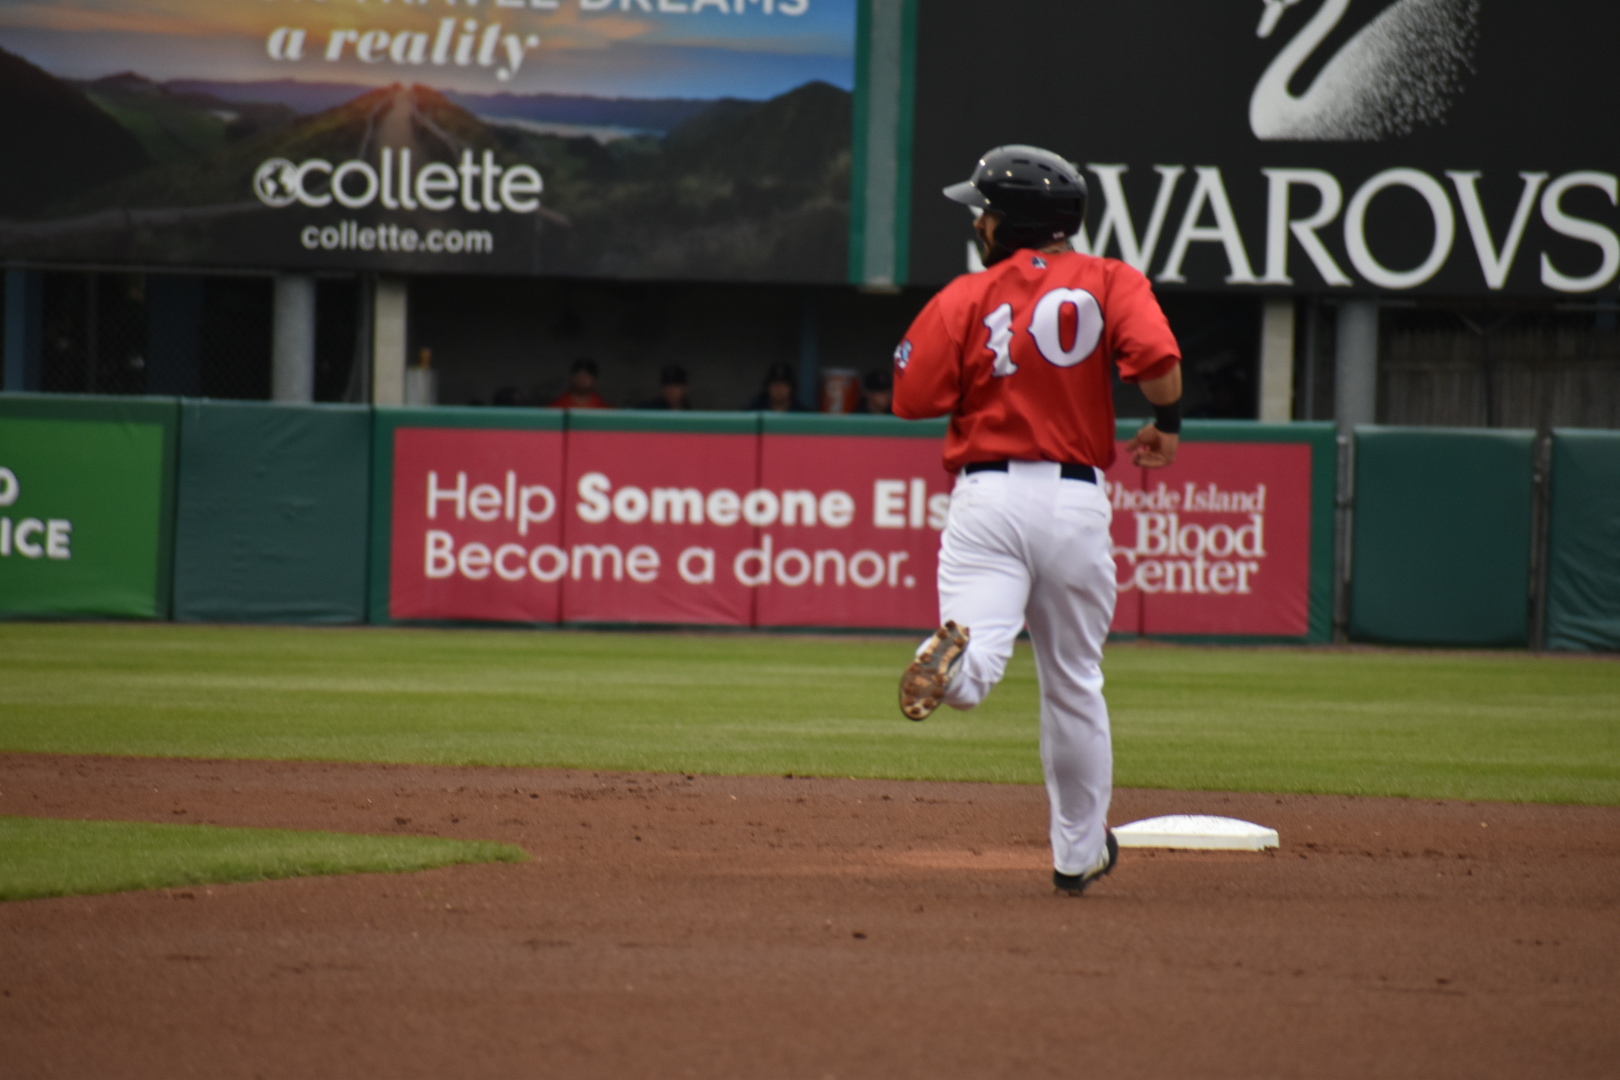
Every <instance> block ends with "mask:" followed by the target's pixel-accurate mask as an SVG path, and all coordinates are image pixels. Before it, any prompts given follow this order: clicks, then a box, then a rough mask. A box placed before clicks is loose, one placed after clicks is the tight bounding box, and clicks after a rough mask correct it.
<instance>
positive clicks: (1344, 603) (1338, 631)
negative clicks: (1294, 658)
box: [1333, 431, 1356, 645]
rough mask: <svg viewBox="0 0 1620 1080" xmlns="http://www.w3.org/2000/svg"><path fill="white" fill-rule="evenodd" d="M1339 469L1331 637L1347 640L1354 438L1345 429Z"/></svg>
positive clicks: (1354, 496) (1354, 491) (1352, 527)
mask: <svg viewBox="0 0 1620 1080" xmlns="http://www.w3.org/2000/svg"><path fill="white" fill-rule="evenodd" d="M1338 450H1339V462H1338V464H1339V469H1338V476H1337V477H1336V483H1335V490H1334V499H1333V537H1334V544H1333V640H1334V642H1335V643H1336V644H1340V645H1342V644H1344V643H1345V642H1346V641H1349V640H1350V587H1351V584H1352V580H1351V579H1352V577H1353V572H1352V567H1353V562H1352V556H1353V554H1354V551H1353V550H1352V545H1353V543H1354V540H1355V514H1356V440H1355V436H1354V434H1352V433H1350V432H1348V431H1341V432H1339V437H1338Z"/></svg>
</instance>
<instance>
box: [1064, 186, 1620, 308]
mask: <svg viewBox="0 0 1620 1080" xmlns="http://www.w3.org/2000/svg"><path fill="white" fill-rule="evenodd" d="M1127 168H1128V167H1127V166H1124V165H1090V166H1088V171H1089V172H1090V174H1091V176H1092V178H1093V180H1094V182H1095V187H1096V189H1097V190H1098V192H1099V194H1100V196H1101V199H1100V201H1101V203H1102V207H1101V217H1100V220H1098V222H1097V224H1096V225H1095V226H1093V229H1092V230H1091V231H1088V230H1084V229H1083V230H1082V231H1081V232H1080V234H1079V235H1077V236H1076V237H1075V238H1074V247H1075V249H1076V250H1078V251H1084V252H1087V253H1088V254H1095V255H1112V256H1114V257H1116V258H1119V259H1122V260H1123V261H1125V262H1127V263H1129V264H1131V265H1132V266H1134V267H1135V268H1136V269H1138V270H1140V271H1142V272H1143V273H1145V274H1148V275H1149V276H1150V277H1152V278H1153V279H1154V280H1155V281H1160V282H1166V283H1170V284H1177V285H1181V284H1186V283H1187V281H1188V276H1187V269H1186V267H1187V261H1188V255H1189V254H1190V252H1191V251H1192V250H1193V245H1194V244H1212V245H1215V246H1216V247H1217V248H1218V249H1219V251H1220V254H1221V257H1222V258H1224V260H1225V269H1226V273H1225V274H1224V276H1223V277H1222V279H1221V281H1222V283H1223V284H1225V285H1294V284H1296V279H1297V277H1299V276H1302V275H1299V273H1298V270H1299V263H1298V261H1297V259H1296V258H1295V252H1296V250H1297V251H1298V252H1299V253H1300V254H1303V256H1304V257H1305V262H1306V263H1307V264H1308V265H1309V268H1310V271H1311V277H1309V278H1307V280H1309V281H1311V282H1312V283H1313V284H1314V283H1317V282H1320V283H1322V284H1325V285H1328V286H1353V285H1357V284H1362V285H1372V286H1376V287H1378V288H1381V289H1391V290H1400V289H1411V288H1415V287H1417V286H1419V285H1423V284H1425V283H1427V282H1429V281H1431V280H1433V279H1434V278H1435V276H1436V275H1437V274H1439V273H1440V271H1441V269H1442V268H1443V267H1446V266H1447V265H1448V264H1449V263H1451V262H1452V261H1453V260H1454V259H1460V261H1462V262H1464V263H1467V262H1468V261H1469V254H1468V253H1467V252H1463V251H1461V250H1460V249H1461V248H1463V247H1467V248H1470V249H1471V253H1472V257H1473V259H1474V260H1475V261H1476V262H1477V274H1478V280H1479V282H1481V283H1483V284H1484V286H1485V287H1486V288H1488V289H1492V290H1498V289H1501V288H1502V287H1503V286H1504V285H1505V284H1506V283H1507V280H1508V275H1509V274H1510V272H1511V271H1512V270H1513V268H1514V266H1515V264H1516V262H1517V261H1518V259H1519V257H1520V255H1521V253H1523V252H1524V248H1525V243H1524V242H1525V236H1526V233H1527V232H1528V231H1529V227H1530V225H1531V221H1532V218H1534V219H1535V221H1536V222H1537V224H1538V226H1539V227H1540V228H1541V229H1542V230H1544V231H1545V232H1546V233H1548V234H1553V235H1556V236H1559V237H1564V238H1567V239H1569V240H1574V241H1577V242H1580V243H1582V244H1585V245H1588V246H1589V247H1591V248H1592V249H1595V250H1594V252H1593V254H1595V256H1596V258H1597V264H1596V267H1595V268H1591V269H1586V268H1583V269H1584V270H1585V272H1567V271H1566V270H1565V269H1560V266H1559V263H1557V262H1555V261H1554V257H1553V255H1552V254H1551V253H1550V252H1549V251H1548V250H1545V249H1542V250H1539V251H1538V252H1536V254H1535V255H1534V256H1532V257H1533V258H1534V259H1535V260H1536V268H1537V275H1538V279H1539V280H1540V282H1541V284H1542V285H1544V286H1546V287H1547V288H1548V289H1553V290H1556V291H1558V292H1564V293H1585V292H1591V291H1594V290H1597V289H1602V288H1604V287H1605V286H1607V285H1610V284H1612V283H1613V282H1614V281H1615V279H1616V277H1617V275H1620V237H1617V236H1616V233H1615V229H1614V228H1613V227H1611V224H1605V223H1604V222H1603V221H1602V220H1593V219H1589V218H1586V217H1580V216H1577V215H1576V214H1574V213H1572V212H1570V210H1569V209H1567V208H1566V207H1565V205H1564V203H1565V198H1566V196H1568V195H1570V193H1571V192H1574V191H1576V190H1577V189H1583V188H1589V189H1593V190H1594V191H1596V192H1597V193H1598V194H1600V195H1601V196H1602V197H1603V199H1604V200H1606V205H1607V206H1609V207H1611V208H1612V207H1614V206H1615V205H1616V196H1617V194H1620V190H1617V189H1620V182H1617V179H1616V177H1615V175H1614V174H1613V173H1605V172H1595V171H1590V170H1577V171H1574V172H1568V173H1563V174H1561V175H1559V176H1558V177H1556V178H1554V177H1550V176H1549V174H1547V173H1545V172H1523V173H1520V174H1519V175H1518V178H1517V179H1518V182H1519V192H1518V196H1517V203H1516V205H1515V206H1514V207H1513V210H1512V212H1511V215H1504V217H1503V218H1502V219H1499V220H1495V221H1493V220H1492V219H1491V216H1490V214H1489V212H1488V211H1487V210H1486V208H1485V203H1484V200H1483V199H1482V197H1481V188H1480V185H1481V181H1482V174H1481V173H1480V172H1478V171H1464V170H1447V171H1446V173H1445V182H1442V181H1441V180H1440V179H1438V178H1436V177H1435V176H1432V175H1430V174H1429V173H1427V172H1424V171H1423V170H1421V169H1411V168H1402V167H1396V168H1391V169H1385V170H1383V171H1382V172H1379V173H1376V174H1374V175H1373V176H1371V177H1369V178H1367V179H1366V180H1365V181H1363V182H1362V183H1361V184H1360V185H1359V186H1358V187H1357V188H1356V189H1355V191H1354V193H1353V194H1352V195H1351V196H1350V199H1349V202H1348V204H1347V203H1346V201H1345V197H1344V187H1343V185H1341V184H1340V182H1339V180H1338V178H1337V177H1335V176H1334V175H1333V174H1332V173H1331V172H1328V171H1326V170H1324V169H1299V168H1263V169H1261V170H1260V173H1261V175H1262V177H1263V178H1264V179H1263V183H1264V186H1265V206H1266V212H1265V225H1264V228H1263V230H1262V232H1261V237H1262V242H1261V246H1260V247H1259V249H1258V252H1259V258H1258V259H1256V258H1254V257H1252V256H1251V251H1255V250H1256V249H1255V248H1254V247H1252V246H1251V244H1250V242H1249V241H1248V240H1246V238H1245V236H1244V233H1243V230H1242V229H1241V228H1240V227H1239V225H1238V220H1237V215H1236V214H1235V213H1234V211H1233V209H1232V200H1231V198H1230V196H1229V195H1228V193H1227V182H1226V179H1225V177H1224V176H1223V174H1222V171H1221V169H1220V168H1219V167H1218V166H1199V167H1196V168H1194V169H1193V170H1191V171H1192V174H1193V175H1192V184H1191V185H1190V186H1191V190H1190V192H1189V194H1188V195H1187V196H1186V198H1185V199H1182V200H1180V203H1181V214H1180V221H1179V224H1178V225H1177V227H1176V229H1175V232H1174V233H1173V234H1172V235H1171V236H1169V238H1168V244H1167V245H1166V244H1165V243H1163V241H1164V240H1165V239H1166V233H1165V226H1166V224H1167V220H1168V218H1169V213H1170V209H1171V207H1172V205H1174V204H1175V203H1176V202H1177V194H1178V188H1179V187H1180V186H1181V181H1182V180H1183V178H1184V177H1186V175H1187V173H1188V171H1189V170H1188V169H1187V168H1186V167H1184V166H1181V165H1160V166H1157V167H1155V170H1154V171H1155V172H1157V174H1158V177H1159V186H1158V192H1157V194H1156V196H1155V198H1154V200H1153V204H1152V209H1151V211H1149V213H1148V215H1147V217H1146V220H1145V222H1144V223H1143V225H1142V227H1141V228H1140V229H1138V227H1137V218H1136V217H1135V216H1134V215H1133V213H1132V209H1131V205H1130V200H1129V198H1128V197H1127V195H1126V193H1125V187H1124V184H1123V183H1122V177H1123V174H1124V173H1125V172H1126V171H1127ZM1297 188H1302V189H1307V190H1309V191H1310V192H1312V193H1313V195H1314V205H1313V208H1312V209H1311V210H1310V211H1308V212H1305V213H1299V212H1297V211H1296V207H1297V205H1298V201H1297V200H1296V195H1295V189H1297ZM1397 189H1404V190H1406V191H1407V192H1410V193H1411V194H1413V195H1416V196H1417V197H1418V199H1420V200H1421V201H1422V205H1423V206H1424V207H1425V208H1426V210H1427V213H1428V215H1429V221H1428V228H1429V232H1428V235H1429V237H1430V239H1429V243H1428V249H1427V251H1426V252H1424V253H1423V255H1422V258H1421V260H1420V261H1419V262H1417V263H1416V264H1415V265H1412V266H1392V265H1389V262H1390V261H1392V260H1386V258H1385V257H1384V256H1381V255H1380V254H1379V253H1378V252H1376V251H1374V247H1373V241H1372V240H1371V239H1370V236H1369V231H1368V219H1369V216H1370V215H1371V213H1372V211H1373V208H1374V204H1375V201H1376V200H1378V199H1379V198H1380V197H1381V196H1384V195H1385V193H1386V192H1393V191H1395V190H1397ZM1459 213H1460V216H1461V219H1462V227H1463V229H1464V230H1465V231H1466V233H1467V240H1466V241H1465V242H1464V244H1462V245H1459V243H1458V217H1459ZM1206 221H1207V223H1206ZM1611 223H1613V224H1620V219H1616V218H1611ZM1328 230H1333V231H1334V232H1335V233H1336V235H1337V238H1339V239H1340V240H1341V241H1342V248H1341V250H1342V251H1343V252H1344V259H1343V261H1341V260H1340V259H1339V258H1337V257H1335V255H1334V254H1333V252H1332V251H1330V250H1329V247H1328V244H1327V243H1326V242H1324V238H1323V233H1324V232H1325V231H1328ZM1161 248H1165V249H1166V250H1165V251H1164V254H1163V258H1162V259H1160V258H1158V256H1159V253H1160V250H1161ZM1587 262H1588V264H1590V258H1589V259H1588V260H1587ZM1347 270H1348V271H1353V272H1354V275H1355V276H1352V275H1351V273H1349V272H1347ZM1465 272H1466V271H1465Z"/></svg>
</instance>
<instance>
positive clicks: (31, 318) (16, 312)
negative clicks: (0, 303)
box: [4, 270, 45, 391]
mask: <svg viewBox="0 0 1620 1080" xmlns="http://www.w3.org/2000/svg"><path fill="white" fill-rule="evenodd" d="M44 292H45V290H44V282H43V280H42V279H41V277H40V275H39V274H38V273H36V272H34V271H32V270H7V271H6V300H5V303H6V318H5V324H6V339H5V382H4V388H5V389H6V390H9V391H18V390H38V389H39V357H40V351H41V346H42V344H43V334H42V333H41V331H42V330H43V327H44V310H45V304H44Z"/></svg>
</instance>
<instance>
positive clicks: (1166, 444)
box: [1131, 424, 1181, 469]
mask: <svg viewBox="0 0 1620 1080" xmlns="http://www.w3.org/2000/svg"><path fill="white" fill-rule="evenodd" d="M1180 444H1181V436H1180V435H1166V434H1165V433H1164V432H1162V431H1160V430H1159V429H1158V428H1156V427H1154V426H1153V425H1152V424H1148V425H1147V426H1146V427H1144V428H1142V430H1141V431H1138V432H1137V433H1136V438H1134V439H1132V440H1131V461H1132V462H1134V463H1135V464H1136V465H1137V466H1138V467H1139V468H1143V469H1162V468H1164V467H1165V466H1166V465H1174V464H1175V463H1176V447H1177V446H1179V445H1180Z"/></svg>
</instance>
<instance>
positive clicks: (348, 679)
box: [0, 623, 1620, 805]
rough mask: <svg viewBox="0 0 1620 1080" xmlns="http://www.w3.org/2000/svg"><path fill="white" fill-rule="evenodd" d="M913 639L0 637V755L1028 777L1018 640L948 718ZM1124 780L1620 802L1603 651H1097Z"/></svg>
mask: <svg viewBox="0 0 1620 1080" xmlns="http://www.w3.org/2000/svg"><path fill="white" fill-rule="evenodd" d="M912 648H913V643H912V642H910V641H907V640H902V639H898V638H897V639H851V638H836V637H832V638H798V637H795V638H788V637H773V636H767V635H742V634H736V635H731V634H714V635H697V634H666V633H587V632H562V631H517V630H512V631H484V630H399V629H348V630H331V629H313V628H270V627H198V626H175V625H170V624H144V625H129V624H122V625H104V624H15V623H13V624H0V749H4V750H15V751H48V752H58V753H104V754H143V755H154V756H178V757H229V758H280V759H287V758H298V759H314V760H333V761H381V762H422V763H435V764H466V765H522V766H553V767H572V768H587V769H626V770H648V771H655V772H707V773H756V774H760V773H762V774H769V773H786V772H792V773H797V774H808V775H833V776H859V777H887V778H903V779H938V780H982V781H1001V782H1011V783H1039V782H1040V781H1041V773H1040V762H1039V758H1038V752H1037V739H1038V730H1037V717H1038V714H1039V697H1038V691H1037V686H1036V682H1035V672H1034V663H1033V660H1032V657H1031V654H1030V652H1029V651H1028V649H1027V648H1020V650H1019V651H1018V654H1017V655H1016V656H1015V657H1014V659H1013V662H1012V665H1011V667H1010V669H1009V671H1008V675H1007V679H1006V680H1005V682H1004V683H1003V684H1002V685H1001V686H1000V687H999V688H997V690H996V692H995V693H994V694H993V695H992V697H991V699H990V701H989V702H987V703H986V704H985V705H984V706H983V707H982V708H980V709H978V710H975V711H974V712H972V713H957V712H954V711H952V710H949V709H944V710H941V711H940V712H939V713H936V714H935V715H934V716H933V717H931V718H930V719H929V720H928V721H926V722H925V723H921V724H913V723H910V722H909V721H907V720H905V719H903V718H902V717H901V716H900V713H899V710H898V708H897V706H896V703H895V693H896V683H897V679H898V675H899V672H900V670H901V669H902V668H903V667H904V665H905V664H906V662H907V660H908V659H909V657H910V654H911V650H912ZM1106 668H1107V675H1108V680H1109V681H1108V695H1109V700H1110V703H1111V706H1112V711H1113V719H1114V738H1115V750H1116V755H1117V763H1118V768H1117V780H1118V783H1120V784H1121V785H1128V786H1140V787H1168V788H1189V789H1217V790H1219V789H1228V790H1240V791H1294V792H1321V793H1341V794H1368V795H1410V796H1421V797H1448V798H1472V799H1503V800H1519V801H1552V802H1582V803H1599V804H1611V805H1612V804H1620V663H1616V662H1614V661H1613V660H1607V659H1591V658H1570V657H1534V656H1529V655H1524V656H1515V655H1510V654H1501V653H1494V654H1467V653H1457V652H1446V653H1441V652H1434V653H1420V652H1404V653H1396V652H1371V651H1335V650H1305V649H1238V648H1169V647H1154V646H1130V645H1123V646H1115V647H1113V648H1111V649H1110V650H1109V655H1108V660H1107V665H1106Z"/></svg>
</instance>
